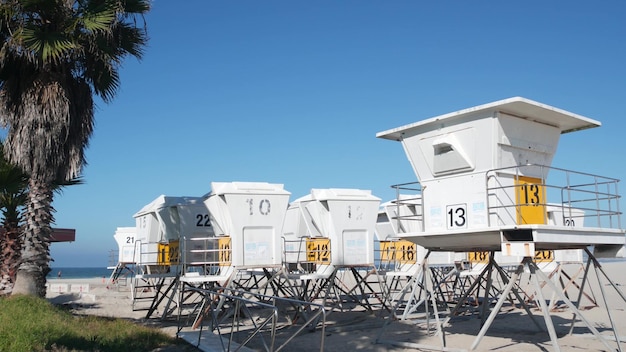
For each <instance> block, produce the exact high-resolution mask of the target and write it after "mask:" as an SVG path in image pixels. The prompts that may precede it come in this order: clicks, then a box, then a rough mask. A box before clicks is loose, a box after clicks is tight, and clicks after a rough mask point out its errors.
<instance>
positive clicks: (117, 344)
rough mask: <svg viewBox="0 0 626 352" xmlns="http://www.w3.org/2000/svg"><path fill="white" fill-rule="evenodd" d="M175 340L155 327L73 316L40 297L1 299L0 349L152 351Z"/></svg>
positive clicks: (119, 320)
mask: <svg viewBox="0 0 626 352" xmlns="http://www.w3.org/2000/svg"><path fill="white" fill-rule="evenodd" d="M176 343H177V341H176V339H174V338H172V337H170V336H168V335H166V334H164V333H162V332H160V331H158V330H157V329H154V328H149V327H146V326H141V325H137V324H133V323H132V322H130V321H126V320H123V319H113V318H103V317H94V316H76V315H72V314H71V313H70V312H68V311H67V310H64V309H63V308H60V307H56V306H54V305H52V304H51V303H49V302H48V301H47V300H45V299H43V298H37V297H30V296H15V297H8V298H0V351H10V352H20V351H25V352H26V351H27V352H31V351H102V352H104V351H151V350H154V349H156V348H158V347H161V346H168V345H173V344H176Z"/></svg>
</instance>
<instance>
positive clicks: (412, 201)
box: [389, 181, 424, 233]
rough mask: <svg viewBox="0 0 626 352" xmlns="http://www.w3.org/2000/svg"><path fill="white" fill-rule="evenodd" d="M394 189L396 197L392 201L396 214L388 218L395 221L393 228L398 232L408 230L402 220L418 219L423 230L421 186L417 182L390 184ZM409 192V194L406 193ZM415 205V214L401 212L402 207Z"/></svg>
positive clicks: (411, 220)
mask: <svg viewBox="0 0 626 352" xmlns="http://www.w3.org/2000/svg"><path fill="white" fill-rule="evenodd" d="M391 188H393V189H394V190H395V191H396V199H395V200H394V201H393V202H394V203H395V204H396V216H395V217H392V218H390V219H389V221H394V220H395V221H396V226H395V228H396V229H398V231H399V232H400V233H402V232H409V231H407V230H406V229H404V226H403V222H405V221H409V222H413V221H420V222H421V224H422V226H421V227H422V228H421V231H423V230H424V211H423V209H424V206H423V205H424V199H423V198H422V193H421V192H422V187H421V185H420V183H419V182H417V181H416V182H407V183H400V184H396V185H392V186H391ZM407 192H408V193H410V194H407ZM405 206H407V207H408V206H415V207H416V213H415V214H403V211H402V210H403V209H402V208H403V207H405Z"/></svg>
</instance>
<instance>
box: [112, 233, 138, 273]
mask: <svg viewBox="0 0 626 352" xmlns="http://www.w3.org/2000/svg"><path fill="white" fill-rule="evenodd" d="M136 235H137V231H136V228H135V227H118V228H117V229H116V230H115V234H113V238H114V239H115V242H116V243H117V256H116V260H117V264H116V265H115V266H114V267H111V269H113V272H111V276H110V278H109V283H117V282H118V280H119V279H120V278H124V279H126V276H127V275H131V276H132V275H134V273H135V270H136V269H135V265H136V264H137V262H136V261H135V236H136Z"/></svg>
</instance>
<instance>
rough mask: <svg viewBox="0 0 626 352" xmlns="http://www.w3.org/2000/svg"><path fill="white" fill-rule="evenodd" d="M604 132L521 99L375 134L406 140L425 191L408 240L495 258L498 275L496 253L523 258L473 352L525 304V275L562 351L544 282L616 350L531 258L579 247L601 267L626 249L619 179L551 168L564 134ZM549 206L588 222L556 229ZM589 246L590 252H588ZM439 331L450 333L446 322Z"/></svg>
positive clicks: (406, 236) (581, 119)
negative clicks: (417, 227)
mask: <svg viewBox="0 0 626 352" xmlns="http://www.w3.org/2000/svg"><path fill="white" fill-rule="evenodd" d="M598 126H600V123H599V122H597V121H595V120H592V119H589V118H586V117H583V116H580V115H576V114H573V113H570V112H567V111H564V110H561V109H558V108H554V107H551V106H548V105H545V104H541V103H538V102H535V101H531V100H528V99H525V98H521V97H515V98H510V99H505V100H501V101H497V102H494V103H490V104H485V105H481V106H477V107H473V108H469V109H464V110H461V111H457V112H453V113H449V114H445V115H442V116H437V117H434V118H430V119H427V120H424V121H419V122H416V123H412V124H409V125H406V126H402V127H398V128H394V129H391V130H388V131H383V132H380V133H378V134H377V137H378V138H383V139H389V140H394V141H399V142H401V143H402V146H403V148H404V151H405V153H406V155H407V157H408V159H409V162H410V163H411V165H412V167H413V169H414V171H415V174H416V175H417V178H418V180H419V184H420V186H421V207H422V213H423V225H422V227H423V228H422V229H421V231H415V232H412V233H406V234H403V235H402V238H404V239H407V240H410V241H411V242H414V243H417V244H419V245H421V246H423V247H424V248H426V249H427V250H429V251H456V252H468V253H481V252H488V253H490V255H489V258H490V259H489V265H488V266H487V267H488V268H489V273H491V269H493V270H494V271H496V272H498V273H503V271H501V268H500V267H499V266H498V263H497V262H496V260H495V258H494V254H493V253H494V252H497V251H501V253H502V255H503V256H519V257H521V258H523V259H522V260H521V261H520V262H519V263H518V265H517V268H516V269H515V271H514V272H513V273H512V275H511V277H510V278H509V279H507V282H506V287H505V288H504V290H503V291H502V292H501V295H500V298H499V300H498V302H497V303H496V306H495V307H494V309H493V310H492V311H491V313H490V314H489V317H488V318H487V320H486V321H483V322H484V325H483V326H482V329H481V331H480V332H479V334H478V336H477V337H476V340H475V342H474V344H473V345H472V346H471V349H475V348H476V347H477V345H478V344H479V342H480V340H481V338H482V336H484V334H485V333H486V331H487V329H488V328H489V326H490V324H491V322H492V321H493V319H494V318H495V315H496V314H497V313H498V311H499V310H500V308H501V306H502V304H503V303H504V301H505V300H506V299H507V297H508V295H509V293H511V292H512V293H513V294H515V295H516V296H517V298H518V300H520V303H522V304H524V302H521V301H522V299H521V298H520V297H519V292H518V291H517V287H516V286H515V283H516V281H517V278H518V277H519V275H520V274H521V273H522V272H523V271H524V268H526V270H528V271H529V272H530V273H531V274H532V275H533V276H534V278H535V279H536V280H537V281H535V283H536V287H535V289H536V292H537V294H538V296H539V297H538V301H539V303H540V305H541V308H542V312H543V316H544V320H545V322H546V327H547V330H548V333H549V335H550V338H551V340H552V343H553V345H554V347H555V349H556V350H558V349H559V347H558V343H557V337H556V333H555V330H554V326H553V324H552V321H551V318H550V316H549V310H548V309H547V307H546V306H545V302H544V299H543V297H542V295H541V292H542V291H541V288H540V287H539V283H538V280H539V279H541V280H543V282H545V283H546V284H547V287H549V288H551V289H552V290H553V291H554V292H556V293H557V294H559V295H560V299H561V300H563V301H564V302H566V304H567V306H568V307H569V308H570V309H571V310H572V311H573V312H574V314H575V315H576V316H577V317H579V318H580V319H582V320H583V322H584V323H585V324H586V326H587V327H588V328H589V330H590V331H591V332H592V333H593V334H594V335H595V336H596V337H598V339H599V340H601V341H602V342H603V343H604V344H605V346H606V347H607V348H608V349H614V348H615V347H614V346H611V343H610V342H608V341H607V340H606V338H604V337H602V336H601V335H600V334H599V333H598V331H597V330H596V329H595V328H594V327H593V326H592V325H591V324H590V323H589V322H588V321H587V320H586V319H585V318H584V316H583V315H582V314H581V313H580V311H579V310H578V309H577V307H576V306H575V305H574V304H573V303H572V302H571V301H570V300H569V299H568V298H567V297H566V296H565V295H563V294H562V292H560V290H558V289H557V288H556V287H555V286H554V285H553V283H552V282H551V281H550V280H548V278H547V277H545V274H543V273H542V272H541V270H540V269H539V268H538V266H537V264H536V263H535V260H534V258H535V256H536V254H537V251H553V250H572V249H582V250H584V251H585V252H586V253H587V255H588V258H589V261H588V265H590V264H594V265H596V264H597V262H596V260H595V256H615V255H617V254H618V253H619V252H620V251H623V248H624V243H625V239H626V237H625V236H624V230H623V229H622V226H621V223H620V216H621V212H620V208H619V194H618V192H617V183H618V180H617V179H613V178H608V177H602V176H598V175H593V174H588V173H581V172H575V171H570V170H565V169H559V168H554V167H551V163H552V159H553V156H554V154H555V152H556V149H557V145H558V141H559V138H560V135H561V134H564V133H569V132H575V131H579V130H584V129H588V128H593V127H598ZM550 205H555V206H556V207H557V208H559V209H561V211H560V214H561V215H562V216H563V219H565V218H567V219H570V220H574V221H575V222H576V221H579V220H580V221H582V220H583V219H579V218H577V216H582V217H584V220H585V221H584V223H585V224H584V225H585V226H582V227H579V226H567V224H566V223H565V221H563V222H561V223H558V224H556V223H549V222H548V211H547V210H548V208H549V206H550ZM574 209H580V210H583V212H584V214H576V213H574V212H572V210H574ZM590 246H592V247H593V248H594V250H593V252H591V251H590V250H588V249H587V248H588V247H590ZM594 254H595V255H594ZM596 267H597V265H596ZM489 275H490V274H489ZM605 276H606V275H605ZM607 279H608V278H607ZM488 281H489V282H490V281H491V279H490V278H488ZM614 287H615V286H614ZM615 288H616V287H615ZM616 289H617V288H616ZM622 297H623V295H622ZM524 306H525V305H524ZM527 312H529V311H528V310H527ZM607 312H608V313H609V316H610V311H609V310H608V309H607ZM435 313H437V311H436V310H435ZM529 315H530V314H529ZM531 316H532V315H531ZM437 321H439V319H437ZM533 321H534V319H533ZM537 326H539V325H537ZM438 328H439V332H440V333H441V336H443V332H442V331H441V325H438ZM442 343H444V344H445V340H444V339H443V338H442Z"/></svg>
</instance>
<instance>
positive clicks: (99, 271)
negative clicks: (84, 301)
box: [46, 267, 113, 279]
mask: <svg viewBox="0 0 626 352" xmlns="http://www.w3.org/2000/svg"><path fill="white" fill-rule="evenodd" d="M51 269H52V271H50V273H49V274H48V276H47V277H46V278H47V279H56V278H58V277H59V273H60V274H61V278H62V279H93V278H96V277H97V278H101V277H103V276H104V277H106V278H108V277H109V276H111V273H112V272H113V270H111V269H107V268H106V267H96V268H77V267H52V268H51Z"/></svg>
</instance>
